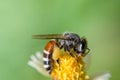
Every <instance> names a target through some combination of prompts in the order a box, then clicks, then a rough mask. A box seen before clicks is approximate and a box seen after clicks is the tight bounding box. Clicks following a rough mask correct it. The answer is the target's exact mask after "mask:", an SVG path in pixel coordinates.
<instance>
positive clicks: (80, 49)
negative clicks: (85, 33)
mask: <svg viewBox="0 0 120 80" xmlns="http://www.w3.org/2000/svg"><path fill="white" fill-rule="evenodd" d="M84 50H85V43H84V42H81V43H80V45H79V52H80V53H82V52H83V51H84Z"/></svg>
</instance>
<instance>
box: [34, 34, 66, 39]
mask: <svg viewBox="0 0 120 80" xmlns="http://www.w3.org/2000/svg"><path fill="white" fill-rule="evenodd" d="M32 38H33V39H65V37H64V36H63V35H62V34H45V35H44V34H43V35H33V36H32Z"/></svg>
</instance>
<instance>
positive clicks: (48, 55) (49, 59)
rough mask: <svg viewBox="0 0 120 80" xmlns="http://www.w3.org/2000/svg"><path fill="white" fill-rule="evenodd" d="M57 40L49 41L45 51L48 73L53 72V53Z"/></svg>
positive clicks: (44, 57) (44, 59)
mask: <svg viewBox="0 0 120 80" xmlns="http://www.w3.org/2000/svg"><path fill="white" fill-rule="evenodd" d="M54 45H55V41H53V40H51V41H49V42H48V43H47V45H46V47H45V49H44V52H43V62H44V68H45V69H46V70H47V71H48V73H49V74H50V73H51V69H52V53H53V50H54Z"/></svg>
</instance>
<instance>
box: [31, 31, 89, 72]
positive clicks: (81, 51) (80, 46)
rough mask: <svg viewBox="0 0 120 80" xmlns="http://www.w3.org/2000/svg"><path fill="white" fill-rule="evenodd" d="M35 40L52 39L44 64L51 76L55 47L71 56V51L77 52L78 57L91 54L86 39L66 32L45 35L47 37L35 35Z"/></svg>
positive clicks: (45, 51)
mask: <svg viewBox="0 0 120 80" xmlns="http://www.w3.org/2000/svg"><path fill="white" fill-rule="evenodd" d="M33 38H34V39H51V40H50V41H49V42H48V43H47V44H46V46H45V49H44V51H43V63H44V68H45V69H46V70H47V72H48V73H49V74H51V71H52V55H53V52H54V47H55V46H57V47H58V48H60V49H64V51H67V52H68V54H70V55H71V56H72V54H71V49H73V50H74V51H75V52H76V55H77V56H80V55H81V56H85V55H86V54H87V53H88V52H89V48H88V47H87V40H86V38H84V37H81V38H80V37H79V36H78V35H77V34H75V33H69V32H65V33H63V34H45V35H33Z"/></svg>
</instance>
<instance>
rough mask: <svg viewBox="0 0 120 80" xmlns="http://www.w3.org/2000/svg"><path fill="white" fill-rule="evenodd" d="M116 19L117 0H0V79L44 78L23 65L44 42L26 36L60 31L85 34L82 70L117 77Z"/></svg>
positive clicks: (119, 17)
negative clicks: (88, 56) (84, 66)
mask: <svg viewBox="0 0 120 80" xmlns="http://www.w3.org/2000/svg"><path fill="white" fill-rule="evenodd" d="M119 21H120V1H119V0H0V80H50V78H47V77H45V76H43V75H41V74H39V73H38V72H37V71H36V70H34V69H33V68H31V67H29V66H28V65H27V62H28V60H29V59H30V55H32V54H35V53H36V51H39V50H41V51H42V50H43V49H44V45H45V44H46V42H47V40H45V41H44V40H33V39H32V38H31V36H32V35H33V34H48V33H63V32H65V31H69V32H75V33H77V34H79V35H80V36H85V37H86V38H87V40H88V46H89V48H90V49H91V51H90V54H91V57H92V62H91V64H90V68H89V70H88V74H96V73H99V72H103V71H109V72H110V73H111V74H112V78H111V80H119V79H120V77H119V75H120V69H119V68H120V62H119V61H120V60H119V56H120V22H119Z"/></svg>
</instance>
